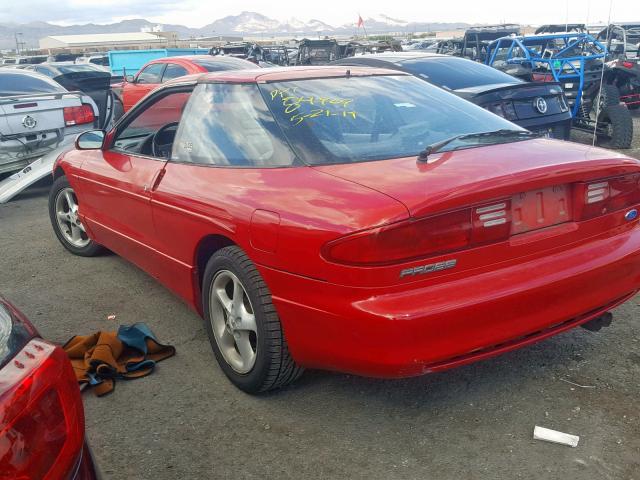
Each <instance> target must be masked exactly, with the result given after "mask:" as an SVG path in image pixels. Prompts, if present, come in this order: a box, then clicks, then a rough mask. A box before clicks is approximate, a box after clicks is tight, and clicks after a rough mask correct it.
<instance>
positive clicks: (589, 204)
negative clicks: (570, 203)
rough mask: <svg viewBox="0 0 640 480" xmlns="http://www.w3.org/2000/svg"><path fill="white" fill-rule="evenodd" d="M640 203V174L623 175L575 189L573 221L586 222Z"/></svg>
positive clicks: (578, 186) (579, 185) (577, 186)
mask: <svg viewBox="0 0 640 480" xmlns="http://www.w3.org/2000/svg"><path fill="white" fill-rule="evenodd" d="M638 203H640V174H632V175H625V176H622V177H615V178H609V179H606V180H601V181H597V182H591V183H579V184H577V185H576V188H575V201H574V205H575V206H576V212H575V216H574V217H575V219H576V220H588V219H590V218H594V217H597V216H599V215H605V214H607V213H610V212H615V211H617V210H621V209H623V208H626V207H630V206H632V205H636V204H638Z"/></svg>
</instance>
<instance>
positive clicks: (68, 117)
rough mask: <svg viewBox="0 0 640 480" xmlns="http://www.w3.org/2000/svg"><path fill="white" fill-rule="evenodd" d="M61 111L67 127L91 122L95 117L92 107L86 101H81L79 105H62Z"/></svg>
mask: <svg viewBox="0 0 640 480" xmlns="http://www.w3.org/2000/svg"><path fill="white" fill-rule="evenodd" d="M62 112H63V115H64V124H65V125H66V126H67V127H70V126H72V125H82V124H85V123H92V122H93V121H94V119H95V117H94V115H93V107H92V106H91V105H89V104H88V103H83V104H82V106H80V107H64V108H63V109H62Z"/></svg>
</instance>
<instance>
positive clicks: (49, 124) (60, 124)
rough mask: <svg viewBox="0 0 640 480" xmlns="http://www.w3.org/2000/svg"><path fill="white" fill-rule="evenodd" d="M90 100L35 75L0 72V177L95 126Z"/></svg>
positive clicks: (83, 95)
mask: <svg viewBox="0 0 640 480" xmlns="http://www.w3.org/2000/svg"><path fill="white" fill-rule="evenodd" d="M97 119H98V108H97V106H96V104H95V102H94V101H93V99H92V98H91V97H89V96H88V95H85V94H84V93H81V92H68V91H67V90H66V89H65V88H64V87H62V86H61V85H59V84H58V83H56V82H54V81H53V80H51V79H50V78H48V77H46V76H44V75H41V74H39V73H36V72H30V71H24V70H18V69H13V68H7V69H0V174H3V173H7V172H14V171H16V170H20V169H22V168H24V167H25V166H26V165H28V164H29V163H30V162H32V161H33V160H35V159H37V158H39V157H42V156H43V155H46V154H47V153H49V152H52V151H53V150H56V149H57V148H59V147H61V146H63V145H66V144H69V145H70V144H72V143H73V141H74V139H75V137H76V136H77V135H78V134H79V133H81V132H83V131H85V130H87V129H90V128H93V127H94V126H97Z"/></svg>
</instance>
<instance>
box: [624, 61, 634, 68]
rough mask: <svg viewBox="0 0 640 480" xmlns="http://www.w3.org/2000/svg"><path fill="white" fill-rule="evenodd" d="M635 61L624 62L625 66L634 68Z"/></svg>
mask: <svg viewBox="0 0 640 480" xmlns="http://www.w3.org/2000/svg"><path fill="white" fill-rule="evenodd" d="M633 65H634V64H633V62H622V66H623V67H624V68H633Z"/></svg>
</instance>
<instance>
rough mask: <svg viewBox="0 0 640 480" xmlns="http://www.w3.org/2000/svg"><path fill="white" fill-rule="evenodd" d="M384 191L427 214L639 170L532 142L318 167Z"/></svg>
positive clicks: (614, 159) (593, 151) (593, 153)
mask: <svg viewBox="0 0 640 480" xmlns="http://www.w3.org/2000/svg"><path fill="white" fill-rule="evenodd" d="M314 168H315V169H316V170H318V171H321V172H323V173H326V174H328V175H333V176H335V177H339V178H342V179H344V180H348V181H351V182H354V183H357V184H360V185H363V186H366V187H369V188H371V189H373V190H376V191H378V192H381V193H384V194H386V195H388V196H390V197H392V198H394V199H396V200H398V201H400V202H401V203H403V204H404V205H405V207H406V208H407V210H408V212H409V214H410V215H411V216H415V217H421V216H426V215H430V214H434V213H437V212H442V211H446V210H450V209H454V208H460V207H463V206H468V205H473V204H477V203H483V202H486V201H491V200H493V199H496V198H501V197H505V196H510V195H513V194H515V193H519V192H526V191H529V190H533V189H537V188H543V187H546V186H552V185H560V184H565V183H571V182H576V181H587V180H594V179H599V178H604V177H609V176H615V175H621V174H624V173H627V172H637V171H640V161H638V160H636V159H633V158H629V157H626V156H624V155H621V154H619V153H616V152H611V151H608V150H603V149H600V148H595V147H588V146H585V145H579V144H575V143H570V142H562V141H557V140H546V139H533V140H526V141H520V142H513V143H507V144H501V145H491V146H485V147H477V148H469V149H465V150H458V151H451V152H444V153H441V154H435V155H431V156H430V157H429V160H428V162H426V163H423V162H418V161H417V159H416V157H407V158H397V159H392V160H381V161H374V162H360V163H352V164H341V165H326V166H317V167H314Z"/></svg>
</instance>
